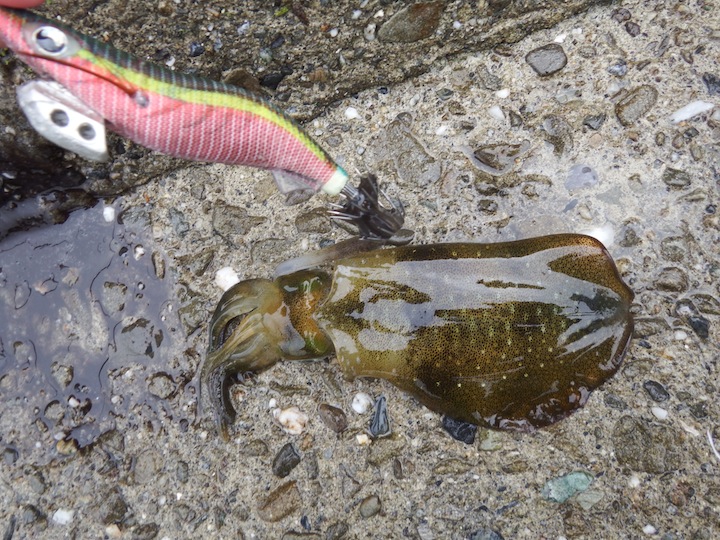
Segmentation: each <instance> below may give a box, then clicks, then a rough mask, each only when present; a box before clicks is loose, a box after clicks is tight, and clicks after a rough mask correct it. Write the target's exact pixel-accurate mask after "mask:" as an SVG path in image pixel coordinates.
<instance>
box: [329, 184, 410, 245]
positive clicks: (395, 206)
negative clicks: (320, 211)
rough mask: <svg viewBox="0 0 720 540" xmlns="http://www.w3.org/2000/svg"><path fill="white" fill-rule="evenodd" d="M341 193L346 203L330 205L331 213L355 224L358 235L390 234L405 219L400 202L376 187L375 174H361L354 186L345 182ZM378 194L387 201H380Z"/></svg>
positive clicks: (387, 235) (374, 236)
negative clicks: (358, 181) (331, 207)
mask: <svg viewBox="0 0 720 540" xmlns="http://www.w3.org/2000/svg"><path fill="white" fill-rule="evenodd" d="M340 193H341V194H342V195H344V196H345V199H346V200H345V203H344V204H342V205H339V206H336V207H335V208H333V209H331V210H330V217H332V218H333V219H336V220H338V221H345V222H348V223H350V224H352V225H354V226H355V227H357V229H358V233H359V235H360V237H361V238H366V239H387V238H391V237H392V236H393V235H395V234H396V233H397V232H398V231H399V230H400V228H401V227H402V226H403V223H404V222H405V208H404V207H403V205H402V202H400V201H399V200H398V199H391V198H390V197H388V196H387V194H386V193H385V192H384V191H382V190H381V189H380V188H379V187H378V182H377V177H376V176H375V175H374V174H366V175H364V176H362V177H361V178H360V184H359V185H358V187H357V188H356V187H354V186H352V185H350V184H345V186H344V187H343V189H342V191H341V192H340ZM380 195H382V197H383V198H384V199H385V201H386V202H387V205H383V204H382V203H381V202H380V200H379V199H380Z"/></svg>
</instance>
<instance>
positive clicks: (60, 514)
mask: <svg viewBox="0 0 720 540" xmlns="http://www.w3.org/2000/svg"><path fill="white" fill-rule="evenodd" d="M74 515H75V512H74V511H73V510H65V509H63V508H58V509H57V510H55V513H54V514H53V515H52V520H53V522H55V523H57V524H58V525H69V524H70V523H72V520H73V516H74Z"/></svg>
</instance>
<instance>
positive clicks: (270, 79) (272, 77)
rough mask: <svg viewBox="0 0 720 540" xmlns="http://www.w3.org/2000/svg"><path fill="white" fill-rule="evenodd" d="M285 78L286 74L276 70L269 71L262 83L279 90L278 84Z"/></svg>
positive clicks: (266, 86)
mask: <svg viewBox="0 0 720 540" xmlns="http://www.w3.org/2000/svg"><path fill="white" fill-rule="evenodd" d="M284 78H285V75H283V74H282V73H279V72H277V71H275V72H273V73H268V74H267V75H265V76H264V77H263V78H262V79H261V80H260V84H261V85H262V86H264V87H265V88H271V89H272V90H277V87H278V85H279V84H280V83H281V82H282V80H283V79H284Z"/></svg>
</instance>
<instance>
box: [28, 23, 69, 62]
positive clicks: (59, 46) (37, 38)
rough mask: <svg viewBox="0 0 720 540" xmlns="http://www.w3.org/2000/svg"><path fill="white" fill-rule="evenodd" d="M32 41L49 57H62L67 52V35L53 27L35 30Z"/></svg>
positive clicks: (42, 27)
mask: <svg viewBox="0 0 720 540" xmlns="http://www.w3.org/2000/svg"><path fill="white" fill-rule="evenodd" d="M33 41H34V42H35V43H36V44H37V46H38V47H39V48H40V50H42V51H43V52H44V53H46V54H48V55H50V56H62V55H63V54H64V53H65V52H67V50H68V44H69V42H68V36H67V34H66V33H65V32H63V31H62V30H60V29H59V28H56V27H54V26H41V27H40V28H38V29H37V30H35V32H34V33H33Z"/></svg>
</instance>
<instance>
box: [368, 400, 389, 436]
mask: <svg viewBox="0 0 720 540" xmlns="http://www.w3.org/2000/svg"><path fill="white" fill-rule="evenodd" d="M369 432H370V436H371V437H372V438H373V439H377V438H379V437H387V436H388V435H390V433H391V430H390V415H389V414H388V410H387V399H386V398H385V396H380V397H379V398H378V399H377V401H376V402H375V413H374V414H373V417H372V420H371V421H370V429H369Z"/></svg>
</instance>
